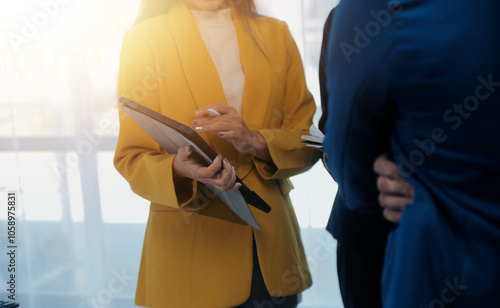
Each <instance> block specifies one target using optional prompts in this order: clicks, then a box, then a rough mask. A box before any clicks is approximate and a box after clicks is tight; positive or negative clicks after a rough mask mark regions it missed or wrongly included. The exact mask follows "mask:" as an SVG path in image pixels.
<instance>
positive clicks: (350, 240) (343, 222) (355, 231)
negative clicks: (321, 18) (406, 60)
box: [319, 9, 392, 272]
mask: <svg viewBox="0 0 500 308" xmlns="http://www.w3.org/2000/svg"><path fill="white" fill-rule="evenodd" d="M334 15H335V9H333V10H332V11H331V12H330V15H328V18H327V19H326V21H325V27H324V33H323V43H322V46H321V57H320V64H319V87H320V92H321V109H322V112H323V113H322V116H321V119H320V120H319V129H320V130H321V131H322V132H325V123H326V119H327V116H328V101H329V98H328V90H327V89H326V70H325V69H326V63H327V62H328V59H329V53H328V48H327V47H328V44H329V42H330V41H329V38H330V29H331V25H332V22H333V17H334ZM373 202H374V205H375V206H376V205H377V204H378V203H377V202H376V200H374V201H373ZM391 227H392V223H390V222H389V221H387V220H386V219H385V218H384V217H383V216H382V208H380V209H379V210H378V211H376V210H375V211H373V212H372V213H359V212H355V211H351V210H349V209H348V208H347V206H346V204H345V202H344V200H343V199H342V197H341V196H340V194H337V195H336V196H335V201H334V203H333V207H332V212H331V214H330V218H329V219H328V224H327V226H326V229H327V230H328V232H330V233H331V234H332V235H333V237H334V238H335V239H337V241H338V242H339V243H341V244H342V245H344V246H345V247H349V248H351V249H353V250H355V251H358V252H364V253H369V255H371V253H379V254H380V255H383V254H384V251H385V245H386V241H387V235H388V234H389V231H390V229H391ZM374 272H376V271H374Z"/></svg>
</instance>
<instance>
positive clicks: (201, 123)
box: [191, 103, 272, 162]
mask: <svg viewBox="0 0 500 308" xmlns="http://www.w3.org/2000/svg"><path fill="white" fill-rule="evenodd" d="M214 111H215V112H214ZM217 114H220V115H217ZM196 115H197V116H198V117H199V119H197V120H194V121H192V122H191V124H192V125H193V126H194V127H195V129H196V130H197V131H198V132H200V133H214V132H215V133H218V134H219V137H220V138H222V139H225V140H227V141H229V142H231V144H232V145H233V146H234V147H235V148H236V150H238V152H244V153H250V154H252V155H253V156H255V157H257V158H259V159H261V160H264V161H267V162H272V159H271V156H270V154H269V150H268V148H267V143H266V140H265V139H264V137H262V135H261V134H259V133H258V132H257V131H254V130H250V129H249V128H248V127H247V125H246V124H245V121H243V118H242V117H241V115H240V114H239V113H238V111H237V110H236V108H234V107H231V106H226V105H222V104H218V103H216V104H211V105H209V106H207V107H204V108H202V109H200V110H198V111H196Z"/></svg>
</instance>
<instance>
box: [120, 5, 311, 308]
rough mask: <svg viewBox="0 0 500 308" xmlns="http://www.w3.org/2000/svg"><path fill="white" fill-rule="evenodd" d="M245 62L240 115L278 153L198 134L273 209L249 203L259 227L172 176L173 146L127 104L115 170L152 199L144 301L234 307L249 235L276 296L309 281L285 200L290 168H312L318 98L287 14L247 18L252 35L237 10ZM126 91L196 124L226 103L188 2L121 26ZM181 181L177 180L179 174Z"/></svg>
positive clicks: (245, 269)
mask: <svg viewBox="0 0 500 308" xmlns="http://www.w3.org/2000/svg"><path fill="white" fill-rule="evenodd" d="M233 19H234V22H235V26H236V32H237V36H238V41H239V46H240V55H241V62H242V65H243V70H244V72H245V78H246V83H245V90H244V99H243V105H242V111H241V113H242V116H243V118H244V120H245V122H246V124H247V125H248V127H249V128H250V129H254V130H257V131H259V132H260V133H261V134H262V135H263V136H264V138H265V139H266V141H267V144H268V147H269V152H270V154H271V157H272V159H273V162H274V165H273V164H268V163H265V162H263V161H260V160H258V159H256V158H253V157H251V156H250V155H249V154H245V153H238V152H237V151H236V150H235V148H234V147H233V146H232V145H231V144H230V143H229V142H227V141H225V140H223V139H221V138H219V137H218V136H217V134H203V135H202V137H203V138H204V139H205V140H206V141H207V142H208V143H209V144H210V146H212V148H213V149H214V150H215V151H216V152H217V153H220V154H222V156H223V157H226V158H227V159H228V160H229V161H230V162H231V164H232V165H233V166H235V169H236V172H237V175H238V176H239V177H240V178H242V179H243V181H244V182H245V183H246V184H247V185H248V186H249V187H250V188H251V189H252V190H254V191H255V192H257V193H258V194H259V195H260V196H261V197H262V198H263V199H264V200H266V202H267V203H268V204H269V205H270V206H271V207H272V208H273V209H272V211H271V212H270V213H269V214H265V213H263V212H261V211H259V210H256V209H254V208H253V207H252V212H253V214H254V215H255V218H256V219H257V221H258V222H259V224H260V227H261V229H260V230H256V229H253V228H252V227H251V226H249V225H248V224H246V223H245V222H243V221H242V220H241V219H239V218H238V217H237V216H236V215H235V214H234V213H233V212H232V211H231V210H230V209H229V208H228V207H227V206H226V205H225V204H224V203H222V201H221V200H220V199H218V198H217V197H216V196H214V195H213V194H212V193H210V191H208V190H207V189H206V187H205V186H204V185H203V184H201V183H197V182H195V181H192V182H191V181H187V183H186V185H183V186H182V187H177V189H176V186H175V185H174V179H173V172H172V162H173V159H174V156H175V154H169V153H166V152H165V151H164V150H162V149H161V148H160V147H159V146H158V145H157V144H156V143H155V142H154V141H153V140H152V139H151V138H150V137H149V136H148V135H147V134H146V133H145V132H144V131H143V130H142V129H141V128H140V127H139V126H138V125H137V124H136V123H135V122H133V120H131V119H130V118H129V117H128V116H127V115H125V114H124V113H123V112H122V111H120V135H119V140H118V145H117V148H116V153H115V160H114V163H115V166H116V169H117V170H118V171H119V172H120V173H121V174H122V175H123V177H124V178H125V179H126V180H127V181H128V182H129V183H130V187H131V188H132V190H133V191H134V192H135V193H136V194H138V195H140V196H141V197H143V198H145V199H147V200H150V201H151V208H150V215H149V219H148V223H147V228H146V235H145V239H144V247H143V252H142V260H141V266H140V272H139V281H138V286H137V293H136V304H137V305H141V306H146V307H194V308H199V307H203V308H206V307H232V306H236V305H239V304H241V303H243V302H244V301H245V300H246V299H247V298H248V297H249V295H250V282H251V278H252V277H251V276H252V234H253V235H254V236H255V241H256V245H257V253H258V257H259V261H260V266H261V268H262V274H263V277H264V280H265V283H266V286H267V288H268V290H269V292H270V293H271V295H273V296H284V295H291V294H296V293H300V292H301V291H303V290H304V289H306V288H308V287H309V286H310V285H311V283H312V281H311V275H310V273H309V268H308V266H307V262H306V256H305V254H304V249H303V246H302V242H301V239H300V230H299V226H298V223H297V220H296V217H295V213H294V210H293V207H292V205H291V203H290V199H289V196H288V194H289V191H290V189H291V188H292V186H291V182H290V181H289V180H288V177H290V176H293V175H295V174H298V173H301V172H303V171H305V170H307V169H308V168H310V167H311V166H312V165H313V164H314V162H315V161H316V160H317V159H318V154H317V153H316V152H315V151H314V150H311V149H308V148H306V147H304V145H303V144H302V143H301V142H300V135H302V134H306V133H308V129H309V127H310V125H311V119H312V116H313V114H314V112H315V108H316V106H315V103H314V101H313V98H312V96H311V94H310V92H309V91H308V89H307V87H306V83H305V79H304V72H303V67H302V62H301V59H300V55H299V52H298V49H297V47H296V45H295V43H294V41H293V39H292V37H291V35H290V32H289V30H288V27H287V26H286V24H285V23H283V22H280V21H278V20H275V19H272V18H267V17H258V18H255V19H253V20H251V21H250V27H251V29H252V30H253V32H254V34H255V40H256V41H259V42H261V43H263V44H262V45H263V46H265V47H264V49H265V51H266V55H267V58H266V56H264V55H263V54H262V52H261V51H260V49H259V48H258V47H257V45H256V44H255V43H254V42H255V41H254V40H252V39H251V37H249V36H248V35H247V32H245V30H244V28H243V25H242V23H241V20H240V18H239V16H238V15H237V13H236V12H234V10H233ZM118 88H119V90H118V94H119V96H120V95H125V96H127V97H129V98H131V99H133V100H135V101H137V102H139V103H141V104H143V105H145V106H147V107H149V108H152V109H154V110H156V111H159V112H161V113H163V114H165V115H167V116H169V117H171V118H173V119H176V120H177V121H179V122H182V123H184V124H187V125H190V123H191V121H192V120H193V119H195V118H196V117H195V115H194V113H195V111H196V110H198V109H199V108H201V107H204V106H207V105H209V104H211V103H214V102H219V103H222V104H227V103H226V99H225V97H224V91H223V89H222V85H221V82H220V79H219V76H218V73H217V70H216V68H215V65H214V64H213V62H212V59H211V57H210V55H209V53H208V50H207V49H206V47H205V45H204V43H203V40H202V37H201V35H200V33H199V31H198V28H197V25H196V23H195V21H194V19H193V17H192V15H191V12H190V11H189V9H188V8H187V7H186V6H185V5H184V4H177V5H175V6H174V7H172V8H171V9H170V10H169V12H168V13H166V14H163V15H160V16H157V17H154V18H151V19H148V20H146V21H143V22H141V23H139V24H137V25H135V26H134V27H133V28H132V29H130V30H129V31H128V32H127V34H126V35H125V38H124V42H123V47H122V54H121V59H120V75H119V87H118ZM178 186H181V185H178Z"/></svg>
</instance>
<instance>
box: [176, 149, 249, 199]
mask: <svg viewBox="0 0 500 308" xmlns="http://www.w3.org/2000/svg"><path fill="white" fill-rule="evenodd" d="M192 152H193V149H192V148H191V146H190V145H185V146H183V147H180V148H179V150H178V152H177V155H176V156H175V158H174V163H173V168H174V172H175V173H176V175H178V176H180V177H183V178H190V179H193V180H196V181H199V182H201V183H205V184H211V185H213V186H215V188H217V189H219V190H221V191H235V190H237V189H238V188H240V187H241V184H240V183H236V174H235V172H234V168H233V167H232V166H231V164H230V163H229V162H228V161H227V159H224V160H222V157H221V155H219V156H217V157H216V158H215V159H214V161H213V163H212V164H211V165H210V166H208V167H203V166H202V165H200V164H199V163H198V162H196V161H195V160H194V159H192V158H191V157H190V155H191V153H192ZM221 163H222V166H223V169H222V173H221V172H219V170H220V168H221Z"/></svg>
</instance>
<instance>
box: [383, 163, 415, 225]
mask: <svg viewBox="0 0 500 308" xmlns="http://www.w3.org/2000/svg"><path fill="white" fill-rule="evenodd" d="M373 170H374V171H375V173H377V174H378V175H379V177H378V180H377V188H378V190H379V192H380V193H379V196H378V200H379V203H380V205H381V206H382V207H383V208H384V217H385V218H386V219H387V220H389V221H391V222H394V223H398V222H399V221H400V219H401V214H402V213H403V210H404V209H405V207H406V205H408V204H409V203H412V202H413V186H411V184H410V183H408V182H407V181H406V180H405V179H404V178H403V176H401V174H400V173H399V170H398V167H397V166H396V164H395V163H394V162H393V161H392V160H390V159H389V158H388V156H387V155H386V154H384V155H381V156H379V157H378V158H377V160H375V163H374V164H373Z"/></svg>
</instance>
